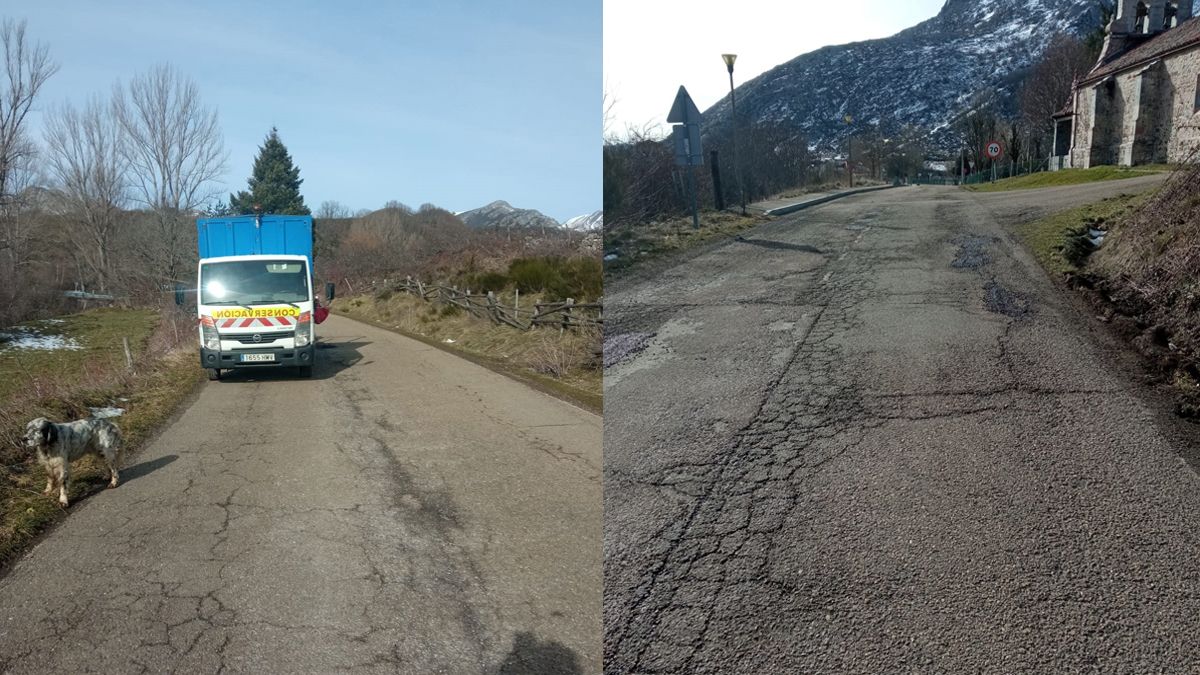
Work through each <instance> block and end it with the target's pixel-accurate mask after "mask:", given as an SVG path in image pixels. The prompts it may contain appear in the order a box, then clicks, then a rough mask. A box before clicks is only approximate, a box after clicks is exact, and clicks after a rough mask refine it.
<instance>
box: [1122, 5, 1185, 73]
mask: <svg viewBox="0 0 1200 675" xmlns="http://www.w3.org/2000/svg"><path fill="white" fill-rule="evenodd" d="M1191 17H1192V0H1118V1H1117V11H1116V14H1115V15H1114V16H1113V18H1112V21H1111V22H1109V24H1108V34H1107V36H1106V37H1105V39H1104V49H1103V50H1101V52H1100V63H1105V62H1108V61H1111V60H1112V59H1115V58H1116V57H1118V56H1120V55H1121V54H1123V53H1125V52H1126V51H1129V50H1130V49H1132V48H1133V47H1136V46H1137V45H1139V44H1141V43H1142V42H1144V41H1145V40H1147V39H1149V38H1150V37H1151V36H1153V35H1157V34H1159V33H1161V32H1163V31H1164V30H1170V29H1172V28H1174V27H1175V26H1178V25H1179V24H1181V23H1183V22H1184V21H1186V20H1188V19H1190V18H1191Z"/></svg>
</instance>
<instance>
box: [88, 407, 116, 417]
mask: <svg viewBox="0 0 1200 675" xmlns="http://www.w3.org/2000/svg"><path fill="white" fill-rule="evenodd" d="M88 410H90V411H91V413H92V417H95V418H96V419H101V420H102V419H107V418H109V417H120V416H121V415H124V414H125V409H124V408H113V407H111V406H109V407H104V408H88Z"/></svg>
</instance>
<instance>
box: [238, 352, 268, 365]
mask: <svg viewBox="0 0 1200 675" xmlns="http://www.w3.org/2000/svg"><path fill="white" fill-rule="evenodd" d="M274 360H275V355H274V354H242V363H245V362H247V361H274Z"/></svg>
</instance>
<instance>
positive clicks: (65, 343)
mask: <svg viewBox="0 0 1200 675" xmlns="http://www.w3.org/2000/svg"><path fill="white" fill-rule="evenodd" d="M10 349H41V350H46V351H52V350H55V349H83V347H82V346H81V345H80V344H79V343H78V342H76V341H75V338H71V337H67V336H65V335H47V334H45V333H42V332H40V331H38V330H37V329H36V328H30V327H28V326H14V327H12V328H10V329H8V330H7V331H2V332H0V351H7V350H10Z"/></svg>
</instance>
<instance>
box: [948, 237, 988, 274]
mask: <svg viewBox="0 0 1200 675" xmlns="http://www.w3.org/2000/svg"><path fill="white" fill-rule="evenodd" d="M993 241H995V240H994V239H993V238H992V237H982V236H980V235H977V234H964V235H962V236H961V237H955V238H954V239H951V240H950V243H952V244H958V253H957V254H956V255H955V256H954V261H953V262H951V263H950V266H951V267H954V268H957V269H972V270H973V269H979V268H980V267H983V266H984V265H986V264H988V263H990V262H991V261H992V257H991V256H990V255H988V252H987V247H988V244H991V243H992V242H993Z"/></svg>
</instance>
